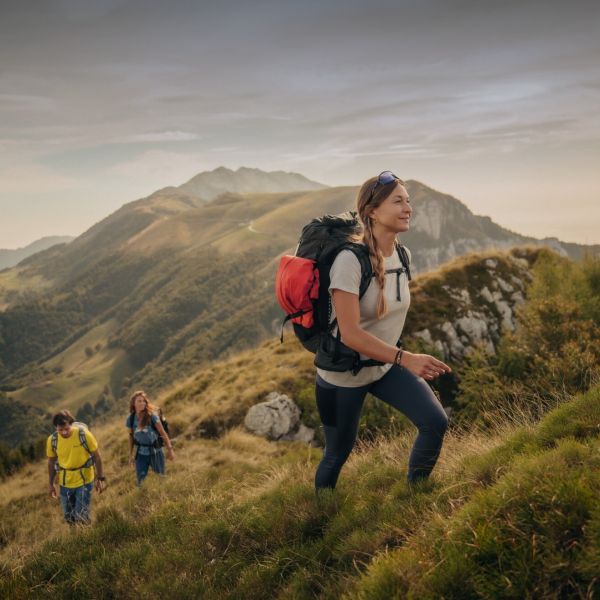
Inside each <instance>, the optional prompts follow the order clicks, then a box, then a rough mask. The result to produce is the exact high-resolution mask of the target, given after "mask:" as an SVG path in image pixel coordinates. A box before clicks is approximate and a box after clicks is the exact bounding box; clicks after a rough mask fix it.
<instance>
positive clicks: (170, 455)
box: [167, 446, 175, 460]
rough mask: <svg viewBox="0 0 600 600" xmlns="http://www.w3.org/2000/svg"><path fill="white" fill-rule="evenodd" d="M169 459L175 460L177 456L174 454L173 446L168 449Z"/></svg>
mask: <svg viewBox="0 0 600 600" xmlns="http://www.w3.org/2000/svg"><path fill="white" fill-rule="evenodd" d="M167 458H168V459H169V460H175V454H174V453H173V446H169V448H167Z"/></svg>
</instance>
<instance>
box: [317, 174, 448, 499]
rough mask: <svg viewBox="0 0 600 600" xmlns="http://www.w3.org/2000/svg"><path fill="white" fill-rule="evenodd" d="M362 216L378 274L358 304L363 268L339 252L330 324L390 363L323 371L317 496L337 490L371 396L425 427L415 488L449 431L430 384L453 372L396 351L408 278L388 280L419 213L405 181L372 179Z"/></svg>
mask: <svg viewBox="0 0 600 600" xmlns="http://www.w3.org/2000/svg"><path fill="white" fill-rule="evenodd" d="M357 212H358V215H359V217H360V220H361V224H362V233H361V235H360V236H359V237H358V238H357V239H355V240H354V241H356V242H360V243H363V244H364V245H365V246H366V247H367V248H368V250H369V255H370V258H371V262H372V264H373V270H374V272H375V276H374V277H373V279H372V280H371V283H370V284H369V287H368V289H367V291H366V293H365V294H364V296H363V297H362V298H360V300H359V284H360V279H361V265H360V262H359V260H358V259H357V257H356V255H355V254H354V253H353V252H352V251H350V250H342V251H341V252H340V253H339V254H338V256H337V257H336V258H335V260H334V262H333V264H332V267H331V271H330V286H329V292H330V294H331V298H332V304H333V311H332V315H331V320H330V322H331V323H333V319H334V318H337V326H339V330H340V333H341V341H342V342H343V344H345V345H346V346H348V347H349V348H352V349H353V350H355V351H356V352H359V353H360V355H361V359H373V360H376V361H381V362H383V363H385V364H383V365H382V366H371V367H368V366H366V367H363V368H362V369H361V370H360V371H359V373H358V374H353V373H352V372H351V371H345V372H334V371H327V370H323V369H317V385H316V397H317V407H318V409H319V414H320V417H321V421H322V423H323V427H324V430H325V440H326V445H325V452H324V455H323V459H322V461H321V463H320V464H319V466H318V468H317V472H316V476H315V487H316V489H317V491H318V490H319V489H321V488H335V485H336V482H337V479H338V476H339V473H340V470H341V468H342V466H343V465H344V463H345V462H346V460H347V458H348V456H349V455H350V452H351V451H352V448H353V446H354V443H355V440H356V434H357V431H358V423H359V420H360V413H361V410H362V406H363V401H364V398H365V396H366V394H367V392H370V393H371V394H373V395H374V396H375V397H377V398H379V399H381V400H383V401H384V402H386V403H388V404H390V405H391V406H393V407H394V408H396V409H398V410H400V411H401V412H402V413H404V414H405V415H406V416H407V417H408V418H409V419H410V420H411V421H412V422H413V423H414V425H415V426H416V427H417V428H418V431H419V432H418V435H417V438H416V440H415V443H414V446H413V449H412V452H411V455H410V458H409V463H408V471H407V479H408V481H409V483H412V482H414V481H416V480H418V479H424V478H427V477H428V476H429V474H430V473H431V470H432V469H433V467H434V465H435V463H436V461H437V458H438V456H439V452H440V449H441V446H442V442H443V437H444V434H445V432H446V428H447V425H448V417H447V415H446V413H445V411H444V409H443V408H442V406H441V404H440V402H439V401H438V399H437V398H436V396H435V395H434V393H433V391H432V390H431V388H430V387H429V386H428V385H427V383H426V381H425V380H429V381H431V380H433V379H435V378H436V377H438V376H439V375H441V374H442V373H444V372H450V371H451V369H450V367H449V366H448V365H446V364H445V363H443V362H442V361H441V360H438V359H437V358H435V357H433V356H430V355H427V354H414V353H411V352H408V351H406V350H402V349H399V348H398V347H397V346H396V345H395V344H396V342H397V340H398V339H399V338H400V335H401V334H402V329H403V327H404V321H405V319H406V314H407V312H408V308H409V305H410V292H409V288H408V279H407V275H406V273H402V274H401V275H394V276H386V271H389V270H392V269H396V268H397V267H400V266H401V265H400V258H399V255H398V252H397V251H396V250H397V248H396V246H397V241H396V237H397V235H398V234H401V233H402V232H405V231H408V229H409V226H410V217H411V214H412V207H411V205H410V198H409V196H408V192H407V191H406V188H405V186H404V182H403V181H402V180H400V179H399V178H398V177H396V176H395V175H394V174H393V173H391V172H390V171H384V172H383V173H381V174H380V175H379V176H378V177H372V178H370V179H368V180H367V181H366V182H365V183H364V184H363V185H362V187H361V189H360V191H359V194H358V199H357ZM407 251H408V249H407ZM408 254H409V257H410V252H409V251H408Z"/></svg>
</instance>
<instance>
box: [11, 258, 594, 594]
mask: <svg viewBox="0 0 600 600" xmlns="http://www.w3.org/2000/svg"><path fill="white" fill-rule="evenodd" d="M471 266H472V265H471ZM465 268H466V269H468V268H470V266H469V263H468V264H466V265H465ZM473 268H474V267H473ZM599 269H600V265H599V264H598V261H590V262H582V263H572V262H571V261H566V260H564V259H561V258H560V257H557V256H556V255H554V254H553V253H542V254H541V255H540V256H539V257H538V260H537V261H536V264H535V266H534V269H533V281H532V283H531V285H530V287H529V297H528V300H527V302H526V303H525V304H524V305H523V306H522V308H521V309H520V310H519V318H520V319H521V320H520V322H519V327H518V328H517V330H516V331H515V332H514V333H513V334H511V335H507V336H505V338H503V340H504V339H506V340H509V342H506V343H504V342H503V343H501V344H500V345H499V347H498V350H497V352H496V353H495V354H494V355H484V354H480V353H474V354H473V355H471V356H470V357H469V358H468V360H467V361H466V362H465V364H464V365H456V369H457V371H458V373H459V375H460V379H459V381H458V391H457V395H456V404H457V406H459V407H462V408H461V410H458V411H457V412H456V414H455V413H452V415H451V426H450V429H449V432H448V434H447V436H446V439H445V442H444V446H443V449H442V453H441V456H440V459H439V461H438V464H437V465H436V467H435V469H434V471H433V474H432V477H431V478H430V480H429V481H427V482H424V483H421V484H418V485H417V486H416V487H412V488H409V487H407V485H406V483H405V477H406V465H407V461H408V455H409V452H410V447H411V444H412V441H413V439H414V435H415V431H414V427H413V426H412V425H411V424H410V423H408V422H407V421H406V420H405V419H404V418H403V417H402V416H401V415H398V414H393V412H389V411H386V410H385V409H384V408H382V406H381V405H382V403H380V402H377V401H375V400H374V399H373V398H371V397H368V398H367V402H366V406H365V410H364V413H363V415H362V418H361V423H360V428H359V441H358V443H357V446H356V448H355V450H354V452H353V454H352V455H351V457H350V460H349V461H348V463H347V464H346V465H345V466H344V469H343V471H342V475H341V478H340V481H339V483H338V487H337V489H336V491H335V492H334V493H325V494H324V495H323V496H322V497H320V498H316V497H315V494H314V489H313V478H314V472H315V469H316V466H317V464H318V462H319V460H320V457H321V455H322V450H321V449H320V448H315V447H311V446H307V445H304V444H302V443H299V442H281V443H278V442H267V441H265V440H263V439H261V438H257V437H255V436H252V435H250V434H248V433H246V432H245V431H244V430H243V428H242V427H241V426H240V423H241V421H242V419H243V416H244V415H245V413H246V411H247V409H248V408H249V407H250V406H252V405H253V404H254V403H256V402H258V401H261V400H263V399H264V397H265V395H266V394H267V393H269V392H270V391H278V392H281V393H287V394H288V395H290V396H291V397H292V398H293V399H294V400H295V401H296V402H297V403H298V404H299V405H300V406H301V407H302V412H303V414H302V419H303V421H304V422H305V423H306V424H307V425H309V426H313V427H318V425H319V421H318V417H317V415H316V412H315V404H314V368H313V366H312V364H311V363H312V356H311V355H310V354H308V353H307V352H305V351H302V350H301V349H300V348H299V345H298V343H297V342H295V340H294V339H293V338H291V337H288V339H287V341H286V343H284V344H283V345H280V344H279V342H278V340H272V341H269V342H266V343H265V344H263V345H262V346H261V347H259V348H255V349H253V350H249V351H246V352H242V353H239V354H234V355H232V356H231V357H230V358H228V359H227V360H223V361H220V362H218V363H212V364H209V365H207V366H206V367H205V368H203V369H201V370H199V371H197V372H196V373H195V374H194V375H193V376H192V377H190V378H189V379H187V380H179V381H177V382H175V383H174V384H173V387H172V388H170V389H168V390H166V391H165V392H164V393H163V394H162V396H160V397H159V398H158V402H159V404H161V405H162V406H163V407H164V409H165V412H166V414H167V416H168V417H169V419H170V421H171V425H172V429H173V434H174V436H175V439H176V442H175V447H176V453H177V459H176V462H175V463H170V464H169V474H168V476H167V479H166V480H165V481H164V484H163V485H160V483H161V482H160V481H159V480H158V479H157V478H155V477H151V478H149V480H148V481H147V482H146V484H145V485H144V487H143V488H142V489H140V490H138V489H135V485H134V474H133V471H132V470H131V468H129V467H127V466H126V455H127V431H126V429H125V427H124V424H123V418H124V416H125V414H126V405H127V403H126V400H125V399H123V400H122V404H121V405H120V406H119V407H117V411H118V412H119V413H120V415H119V417H118V418H115V419H114V420H112V421H107V422H105V423H104V424H98V425H97V427H96V428H95V431H96V434H97V436H98V438H99V440H100V442H101V447H102V451H103V455H104V458H105V464H106V471H107V475H108V477H109V481H110V487H109V488H108V490H107V492H106V493H105V494H103V495H102V496H99V497H98V496H96V497H95V499H94V515H95V519H94V524H93V525H92V527H90V528H87V529H82V530H76V531H73V532H69V531H68V530H67V528H66V526H65V525H63V524H62V522H61V514H60V509H59V507H58V505H57V503H56V502H53V501H51V500H50V499H48V498H47V497H46V496H45V495H44V490H45V484H46V473H45V465H44V464H42V463H34V464H31V465H29V466H26V467H25V468H24V469H22V470H21V471H20V472H19V473H17V474H16V475H13V476H12V477H10V478H9V479H8V480H6V481H4V482H2V483H0V498H1V500H0V564H1V566H0V573H1V574H2V577H1V578H0V597H10V598H26V597H27V598H29V597H31V596H32V595H33V596H36V597H42V598H43V597H51V596H52V597H64V598H74V597H79V598H115V597H117V598H119V597H128V596H130V595H132V594H134V595H136V596H137V597H141V598H147V597H150V596H155V595H157V594H159V595H161V596H163V597H165V598H198V597H206V598H265V597H268V598H278V597H281V598H315V597H318V598H332V599H333V598H352V599H363V598H369V599H371V598H382V599H383V598H386V599H387V598H432V599H433V598H440V597H444V598H465V597H468V598H471V597H482V598H536V599H537V598H570V597H581V598H592V597H595V596H596V595H598V594H599V593H600V580H599V579H598V577H597V574H598V572H600V535H599V532H600V459H599V456H600V452H599V451H600V372H599V371H598V365H599V364H600V360H599V357H598V351H599V349H598V348H597V343H594V341H595V340H597V339H598V331H597V328H598V325H599V324H600V311H599V310H598V309H599V305H598V302H597V297H598V294H597V291H598V290H597V286H598V285H599V282H600V278H598V272H599ZM427 281H428V280H427V279H425V280H424V282H425V283H427ZM569 302H570V304H569ZM556 307H560V308H561V310H560V311H558V310H557V308H556ZM456 308H457V310H458V308H460V302H458V301H457V305H456ZM413 343H415V344H416V343H417V341H413ZM418 343H420V342H418ZM65 359H66V357H65ZM453 366H455V365H453ZM461 415H466V416H467V418H460V417H461ZM317 439H318V440H319V441H320V442H321V443H322V441H323V438H322V434H321V433H320V431H318V435H317Z"/></svg>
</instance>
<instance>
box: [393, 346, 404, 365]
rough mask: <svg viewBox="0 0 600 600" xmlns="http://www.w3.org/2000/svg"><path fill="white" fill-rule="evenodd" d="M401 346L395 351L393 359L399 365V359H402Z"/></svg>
mask: <svg viewBox="0 0 600 600" xmlns="http://www.w3.org/2000/svg"><path fill="white" fill-rule="evenodd" d="M402 352H403V350H402V348H400V350H398V352H396V358H395V359H394V363H395V364H397V365H398V366H400V361H401V360H402Z"/></svg>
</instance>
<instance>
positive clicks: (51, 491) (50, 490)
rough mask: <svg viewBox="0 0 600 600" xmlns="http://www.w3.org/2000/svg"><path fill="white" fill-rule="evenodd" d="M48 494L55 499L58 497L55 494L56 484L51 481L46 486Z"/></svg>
mask: <svg viewBox="0 0 600 600" xmlns="http://www.w3.org/2000/svg"><path fill="white" fill-rule="evenodd" d="M48 496H50V498H55V499H56V498H57V497H58V496H57V495H56V486H55V485H54V484H53V483H51V484H50V485H49V486H48Z"/></svg>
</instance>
